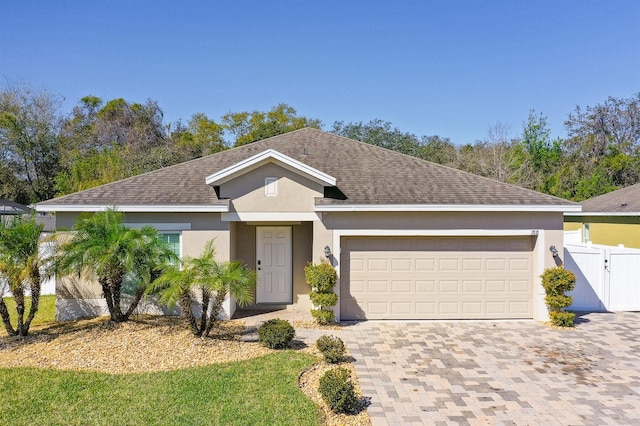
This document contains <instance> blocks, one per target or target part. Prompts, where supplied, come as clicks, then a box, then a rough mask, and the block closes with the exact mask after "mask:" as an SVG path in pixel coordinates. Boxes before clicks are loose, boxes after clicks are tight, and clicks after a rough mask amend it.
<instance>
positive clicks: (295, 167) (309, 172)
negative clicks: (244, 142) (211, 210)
mask: <svg viewBox="0 0 640 426" xmlns="http://www.w3.org/2000/svg"><path fill="white" fill-rule="evenodd" d="M269 162H273V163H276V164H278V165H280V166H281V167H284V168H286V169H288V170H291V171H293V172H295V173H298V174H300V175H303V176H306V177H307V178H309V179H311V180H313V181H315V182H318V183H319V184H324V185H325V186H326V185H328V186H335V184H336V178H334V177H333V176H329V175H328V174H326V173H323V172H321V171H320V170H316V169H314V168H313V167H309V166H307V165H306V164H304V163H302V162H300V161H298V160H295V159H293V158H291V157H288V156H286V155H283V154H281V153H279V152H278V151H276V150H274V149H268V150H266V151H263V152H261V153H260V154H256V155H254V156H253V157H250V158H247V159H246V160H242V161H240V162H239V163H237V164H234V165H232V166H229V167H227V168H226V169H223V170H220V171H218V172H216V173H214V174H212V175H211V176H207V178H206V179H205V183H207V184H208V185H220V184H222V183H224V182H227V181H229V180H232V179H234V178H235V177H237V176H240V175H242V174H244V173H247V172H250V171H251V170H255V169H257V168H258V167H260V166H262V165H264V164H266V163H269Z"/></svg>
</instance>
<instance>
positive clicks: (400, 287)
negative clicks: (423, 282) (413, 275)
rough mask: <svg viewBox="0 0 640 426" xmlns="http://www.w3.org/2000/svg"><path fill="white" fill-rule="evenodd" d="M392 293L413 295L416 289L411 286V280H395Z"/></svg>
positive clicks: (392, 283)
mask: <svg viewBox="0 0 640 426" xmlns="http://www.w3.org/2000/svg"><path fill="white" fill-rule="evenodd" d="M391 291H392V292H394V293H408V294H413V293H414V288H413V286H412V285H411V280H402V281H398V280H393V281H391Z"/></svg>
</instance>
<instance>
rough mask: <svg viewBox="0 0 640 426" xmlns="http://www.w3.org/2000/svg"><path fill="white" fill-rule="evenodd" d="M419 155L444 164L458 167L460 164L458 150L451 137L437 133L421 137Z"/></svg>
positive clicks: (424, 158)
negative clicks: (444, 136)
mask: <svg viewBox="0 0 640 426" xmlns="http://www.w3.org/2000/svg"><path fill="white" fill-rule="evenodd" d="M417 157H418V158H422V159H423V160H427V161H431V162H432V163H438V164H442V165H444V166H450V167H456V166H457V165H458V150H457V149H456V146H455V145H454V144H453V143H451V141H450V140H449V138H443V137H440V136H437V135H433V136H423V137H422V138H421V140H420V147H419V148H418V150H417Z"/></svg>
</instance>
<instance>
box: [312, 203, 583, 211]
mask: <svg viewBox="0 0 640 426" xmlns="http://www.w3.org/2000/svg"><path fill="white" fill-rule="evenodd" d="M581 208H582V207H581V206H580V205H571V204H563V205H526V204H523V205H520V204H518V205H514V204H504V205H503V204H497V205H477V204H325V205H316V207H315V211H317V212H560V213H566V212H579V211H581Z"/></svg>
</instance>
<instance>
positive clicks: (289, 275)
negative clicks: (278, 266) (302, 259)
mask: <svg viewBox="0 0 640 426" xmlns="http://www.w3.org/2000/svg"><path fill="white" fill-rule="evenodd" d="M266 229H272V230H274V231H275V230H277V229H285V230H286V233H287V236H286V239H287V242H286V244H287V247H286V249H285V254H284V255H285V257H286V259H287V263H288V266H289V267H288V269H287V271H286V275H285V286H286V289H287V294H286V296H287V297H286V300H278V301H273V300H270V301H261V300H260V296H261V292H260V290H259V289H260V285H261V279H262V277H261V275H262V274H261V267H262V266H263V265H261V264H259V263H260V262H261V259H260V256H259V254H260V245H261V243H262V236H261V235H262V234H261V232H262V231H264V230H266ZM255 267H256V302H255V303H256V304H261V305H264V304H275V305H283V304H286V305H289V304H292V303H293V228H292V227H291V226H285V225H273V226H256V265H255Z"/></svg>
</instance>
